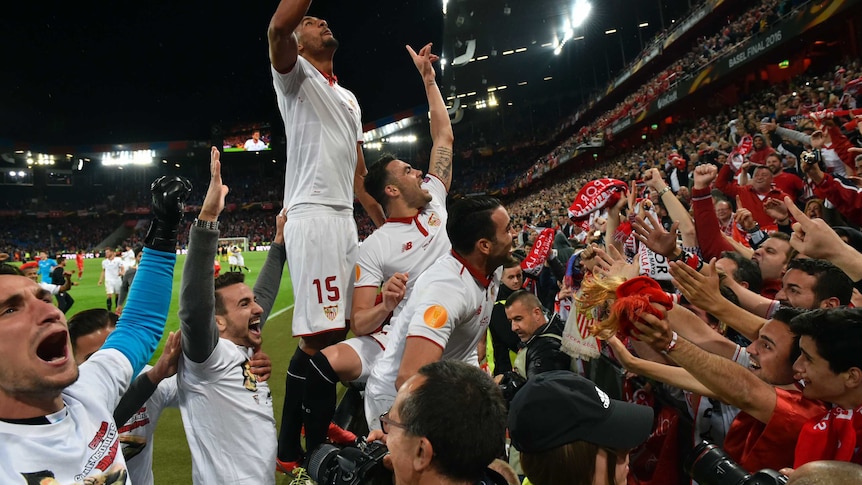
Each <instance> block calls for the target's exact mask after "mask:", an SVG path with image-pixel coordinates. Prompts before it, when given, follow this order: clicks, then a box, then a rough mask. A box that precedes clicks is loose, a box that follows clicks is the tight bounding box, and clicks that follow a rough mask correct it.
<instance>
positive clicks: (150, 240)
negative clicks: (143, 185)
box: [144, 175, 192, 252]
mask: <svg viewBox="0 0 862 485" xmlns="http://www.w3.org/2000/svg"><path fill="white" fill-rule="evenodd" d="M191 190H192V184H191V183H190V182H189V181H188V180H187V179H186V178H184V177H180V176H167V175H165V176H162V177H159V178H157V179H156V180H155V181H154V182H153V184H152V185H151V186H150V191H151V192H152V193H153V215H155V217H154V218H153V222H151V223H150V229H149V231H147V236H146V237H145V238H144V246H146V247H148V248H151V249H156V250H158V251H165V252H173V251H176V248H177V234H178V233H179V223H180V221H181V220H182V219H183V203H184V202H185V201H186V199H188V197H189V193H190V192H191Z"/></svg>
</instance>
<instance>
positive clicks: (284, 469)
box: [275, 458, 302, 475]
mask: <svg viewBox="0 0 862 485" xmlns="http://www.w3.org/2000/svg"><path fill="white" fill-rule="evenodd" d="M301 466H302V459H299V460H296V461H281V460H279V459H278V458H276V459H275V470H276V471H279V472H281V473H284V474H285V475H291V474H293V470H295V469H297V468H300V467H301Z"/></svg>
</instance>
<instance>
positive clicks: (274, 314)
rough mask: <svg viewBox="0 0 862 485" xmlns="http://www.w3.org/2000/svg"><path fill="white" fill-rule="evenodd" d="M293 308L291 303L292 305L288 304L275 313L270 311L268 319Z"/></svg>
mask: <svg viewBox="0 0 862 485" xmlns="http://www.w3.org/2000/svg"><path fill="white" fill-rule="evenodd" d="M292 308H293V305H290V306H286V307H284V308H282V309H281V310H279V311H277V312H275V313H270V315H269V317H268V318H267V320H269V319H270V318H272V317H277V316H279V315H281V314H282V313H284V312H286V311H288V310H290V309H292Z"/></svg>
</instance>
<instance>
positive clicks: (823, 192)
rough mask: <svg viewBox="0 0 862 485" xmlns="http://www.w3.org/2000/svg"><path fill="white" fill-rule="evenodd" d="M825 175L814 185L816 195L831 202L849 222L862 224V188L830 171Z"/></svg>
mask: <svg viewBox="0 0 862 485" xmlns="http://www.w3.org/2000/svg"><path fill="white" fill-rule="evenodd" d="M823 175H824V176H823V180H822V181H821V182H820V183H819V184H817V185H815V186H814V196H815V197H818V198H821V199H823V200H828V201H829V202H831V203H832V205H834V206H835V208H836V209H838V212H839V213H841V215H842V216H844V217H845V218H846V219H847V221H848V222H851V223H853V224H856V225H862V189H860V188H859V187H856V186H855V185H852V184H850V183H847V182H845V181H843V180H841V179H837V178H835V177H833V176H831V175H829V174H828V173H827V174H823Z"/></svg>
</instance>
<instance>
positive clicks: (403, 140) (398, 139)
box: [383, 135, 419, 143]
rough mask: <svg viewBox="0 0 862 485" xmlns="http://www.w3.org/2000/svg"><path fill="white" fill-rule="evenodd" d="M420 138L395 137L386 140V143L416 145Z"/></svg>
mask: <svg viewBox="0 0 862 485" xmlns="http://www.w3.org/2000/svg"><path fill="white" fill-rule="evenodd" d="M418 139H419V138H417V137H416V135H403V136H402V135H395V136H390V137H389V138H386V139H384V140H383V141H385V142H386V143H416V141H417V140H418Z"/></svg>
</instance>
